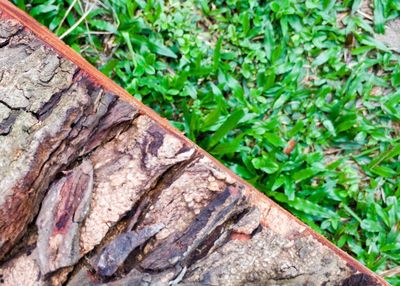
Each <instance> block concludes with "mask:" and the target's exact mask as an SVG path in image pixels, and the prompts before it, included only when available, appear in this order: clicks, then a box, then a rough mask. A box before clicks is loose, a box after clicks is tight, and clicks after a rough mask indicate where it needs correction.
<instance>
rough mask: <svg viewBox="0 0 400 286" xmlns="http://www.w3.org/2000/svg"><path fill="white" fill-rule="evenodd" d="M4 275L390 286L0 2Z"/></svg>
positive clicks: (69, 280) (52, 279) (12, 280)
mask: <svg viewBox="0 0 400 286" xmlns="http://www.w3.org/2000/svg"><path fill="white" fill-rule="evenodd" d="M0 153H1V155H2V156H1V157H0V181H1V184H0V205H1V207H0V258H1V259H2V264H1V265H0V282H1V283H4V284H5V285H49V284H50V285H360V286H361V285H363V286H365V285H387V284H386V283H385V282H384V281H383V279H381V278H380V277H378V276H376V275H375V274H374V273H372V272H370V271H369V270H368V269H366V268H365V267H363V266H361V265H360V264H359V263H358V262H356V261H354V260H353V259H352V258H351V257H350V256H348V255H347V254H345V253H344V252H342V251H341V250H339V249H337V248H335V247H334V246H333V245H332V244H330V243H329V242H327V241H326V240H325V239H324V238H322V237H321V236H319V235H318V234H316V233H314V232H313V231H312V230H311V229H310V228H308V227H307V226H305V225H304V224H303V223H301V222H299V221H298V220H297V219H295V218H294V217H293V216H291V215H290V214H288V213H287V212H286V211H284V210H282V209H281V208H280V207H279V206H277V205H276V204H275V203H273V202H272V201H271V200H269V199H268V198H266V197H265V196H263V195H262V194H260V193H259V192H258V191H257V190H255V189H254V188H252V187H251V186H249V185H248V184H246V183H245V182H243V181H242V180H241V179H239V178H238V177H236V176H235V175H233V174H232V173H231V172H230V171H229V170H227V169H226V168H225V167H223V166H222V165H221V164H219V163H218V162H217V161H216V160H215V159H213V158H211V157H210V156H209V155H208V154H206V153H205V152H204V151H202V150H200V149H199V148H198V147H197V146H195V145H194V144H193V143H191V142H190V141H189V140H187V139H186V138H184V137H183V136H182V135H181V134H179V132H177V131H176V130H174V129H172V128H171V127H169V126H168V125H167V124H166V123H165V120H163V119H161V118H160V117H159V116H157V115H155V113H154V112H152V111H150V110H149V109H148V108H146V107H144V106H143V105H141V104H140V103H138V102H137V101H135V100H134V99H132V98H131V97H130V96H129V95H128V94H127V93H126V92H124V91H122V90H121V89H120V88H119V87H117V86H116V85H115V84H114V83H112V82H111V81H110V80H108V79H106V78H105V77H104V76H103V75H102V74H101V73H100V72H98V71H97V70H95V69H94V68H93V67H91V66H89V64H88V63H87V62H85V61H84V60H83V59H82V58H80V57H79V56H78V55H76V54H75V53H74V52H73V51H72V50H71V49H69V48H67V47H66V46H65V45H63V44H62V43H61V42H60V41H58V40H57V39H56V38H55V36H53V35H52V34H51V33H50V32H49V31H47V30H45V29H44V28H43V27H41V26H40V25H38V24H37V23H36V22H35V21H34V20H32V19H31V18H29V17H28V16H27V15H25V14H24V13H22V12H21V11H19V10H18V9H16V8H15V7H13V6H12V5H11V4H10V3H9V2H7V1H4V0H0Z"/></svg>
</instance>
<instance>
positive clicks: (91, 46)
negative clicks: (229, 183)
mask: <svg viewBox="0 0 400 286" xmlns="http://www.w3.org/2000/svg"><path fill="white" fill-rule="evenodd" d="M14 2H16V3H18V5H19V6H20V7H21V8H23V9H26V10H27V11H29V13H30V14H31V15H32V16H34V17H35V18H37V19H38V20H39V21H41V22H42V23H43V24H45V25H46V26H48V27H49V28H50V29H51V30H52V31H55V32H56V34H57V35H59V36H62V37H63V40H64V41H65V42H66V43H67V44H69V45H71V46H72V47H73V48H74V49H75V50H77V51H78V52H80V53H81V54H82V55H83V56H84V57H86V58H87V59H88V60H89V61H90V62H91V63H93V64H94V65H95V66H97V67H98V68H99V69H100V70H101V71H102V72H103V73H105V74H106V75H108V76H109V77H111V78H112V79H113V80H115V81H116V82H117V83H119V84H120V85H121V86H123V87H124V88H125V89H127V90H128V91H129V92H130V93H131V94H132V95H133V96H135V97H136V98H138V99H140V100H142V101H143V102H144V103H145V104H147V105H149V106H151V107H152V108H153V109H155V110H156V111H157V112H158V113H160V114H161V115H163V116H165V117H167V118H168V119H169V120H170V122H171V123H172V124H173V125H175V126H176V127H178V128H179V129H181V130H182V131H184V132H185V134H186V136H188V137H189V138H190V139H192V140H193V141H195V142H196V143H197V144H199V145H200V146H201V147H203V148H204V149H205V150H207V151H208V152H210V153H211V154H212V155H214V156H215V157H217V158H218V159H219V160H221V161H222V162H223V163H224V164H225V165H227V166H228V167H229V168H231V169H232V170H233V171H234V172H236V173H237V174H239V175H240V176H241V177H243V178H244V179H246V180H248V181H249V182H250V183H252V184H253V185H255V186H256V187H257V188H258V189H260V190H261V191H263V192H264V193H266V194H267V195H268V196H269V197H271V198H273V199H274V200H275V201H277V202H278V203H280V204H281V205H282V206H283V207H285V208H286V209H288V210H290V211H291V212H292V213H294V214H295V215H296V216H298V217H299V218H300V219H302V220H303V221H305V222H306V223H308V224H309V225H310V226H311V227H313V228H314V229H315V230H316V231H318V232H320V233H322V234H323V235H325V236H326V237H328V238H329V239H330V240H331V241H333V242H334V243H335V244H336V245H337V246H339V247H341V248H342V249H344V250H345V251H347V252H349V253H350V254H351V255H353V256H354V257H355V258H357V259H358V260H359V261H361V262H362V263H363V264H365V265H366V266H367V267H369V268H370V269H372V270H373V271H376V272H378V273H381V272H382V271H385V270H388V269H392V268H394V267H396V266H399V265H400V230H399V227H400V223H399V220H400V206H399V197H400V176H399V174H400V160H399V159H400V158H399V155H400V136H399V135H400V92H399V91H398V88H399V86H400V65H399V56H398V55H397V54H395V53H393V52H391V51H390V50H389V49H388V48H386V47H385V46H384V45H383V44H382V43H380V42H378V41H376V40H375V39H374V37H373V34H374V33H376V32H383V31H384V24H385V22H386V21H387V20H390V19H392V18H395V17H397V16H398V14H399V11H400V1H398V0H397V1H396V0H375V1H373V2H374V3H375V8H374V10H373V11H372V12H371V19H372V20H373V21H370V20H368V19H367V18H365V13H360V9H361V6H360V5H361V4H362V2H365V1H360V0H354V1H349V0H344V1H329V0H323V1H321V0H307V1H300V0H298V1H295V0H279V1H278V0H276V1H255V0H248V1H232V0H230V1H220V0H217V1H209V2H208V1H205V0H198V1H182V3H181V2H180V1H165V2H164V1H158V0H153V1H147V2H146V1H133V0H120V1H111V0H110V1H108V0H103V1H102V2H97V4H96V5H91V4H90V3H86V4H85V3H84V1H82V0H77V1H74V0H68V1H64V0H33V1H25V0H14ZM71 4H72V5H71ZM387 280H388V281H390V282H391V283H392V284H393V285H400V278H399V277H398V276H397V277H387Z"/></svg>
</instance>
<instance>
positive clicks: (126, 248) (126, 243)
mask: <svg viewBox="0 0 400 286" xmlns="http://www.w3.org/2000/svg"><path fill="white" fill-rule="evenodd" d="M163 227H164V225H162V224H156V225H150V226H147V227H145V228H143V229H141V230H139V231H137V232H136V231H128V232H125V233H123V234H121V235H119V236H118V237H117V238H116V239H114V240H113V241H112V242H111V243H110V244H108V245H107V246H106V247H105V248H104V249H103V251H102V252H101V254H100V256H99V257H98V258H97V259H96V262H95V263H94V265H95V269H96V272H97V273H98V274H99V275H101V276H111V275H113V274H114V273H115V271H117V269H118V267H119V266H121V265H122V263H123V262H124V261H125V259H126V258H127V257H128V255H129V254H130V253H131V252H132V251H133V250H134V249H135V248H137V247H139V246H141V245H142V244H144V243H145V242H146V241H147V240H148V239H150V238H151V237H152V236H154V235H155V234H156V233H157V232H159V231H160V230H161V229H162V228H163Z"/></svg>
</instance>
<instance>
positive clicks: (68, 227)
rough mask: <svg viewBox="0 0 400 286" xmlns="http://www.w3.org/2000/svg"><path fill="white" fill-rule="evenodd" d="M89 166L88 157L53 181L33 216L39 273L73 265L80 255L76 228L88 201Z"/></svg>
mask: <svg viewBox="0 0 400 286" xmlns="http://www.w3.org/2000/svg"><path fill="white" fill-rule="evenodd" d="M92 189H93V167H92V165H91V162H90V161H89V160H85V161H83V162H82V163H81V165H79V166H77V167H75V168H74V169H73V170H71V171H67V172H66V174H65V176H64V177H62V178H61V179H60V180H58V181H57V182H56V183H54V184H53V185H52V186H51V187H50V189H49V191H48V193H47V196H46V197H45V199H44V200H43V202H42V208H41V211H40V213H39V216H38V218H37V220H36V224H37V227H38V233H39V237H38V240H37V246H38V254H39V255H38V256H39V264H40V270H41V273H42V274H43V275H46V274H48V273H49V272H52V271H55V270H57V269H59V268H62V267H66V266H71V265H74V264H75V263H76V262H78V260H79V259H80V258H81V254H80V251H79V229H80V225H81V223H82V221H83V220H84V219H85V217H86V215H87V213H88V210H89V205H90V198H91V194H92Z"/></svg>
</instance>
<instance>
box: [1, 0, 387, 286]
mask: <svg viewBox="0 0 400 286" xmlns="http://www.w3.org/2000/svg"><path fill="white" fill-rule="evenodd" d="M0 10H1V11H3V13H4V14H5V15H1V17H3V18H4V17H7V16H8V17H9V18H14V19H16V20H17V21H19V22H20V23H21V24H23V25H24V26H25V27H26V28H28V29H29V30H30V31H32V32H33V33H34V34H35V35H36V36H37V37H38V38H39V39H41V40H42V41H43V42H44V43H45V44H47V45H48V46H49V47H51V48H53V49H54V50H55V51H56V52H57V53H58V54H59V55H60V56H62V57H64V58H67V59H69V60H70V61H71V62H73V63H74V64H76V65H77V66H78V67H79V68H80V69H81V71H82V72H84V73H86V74H87V76H89V77H90V78H91V79H92V81H93V83H94V84H98V85H100V86H102V87H103V88H104V90H107V91H110V92H113V93H115V94H116V95H118V96H119V97H120V98H122V99H123V100H126V101H127V102H129V103H131V104H133V105H134V106H135V107H137V108H138V110H139V112H140V113H141V114H145V115H147V116H148V117H150V118H152V119H153V120H155V121H157V122H158V123H159V124H160V125H161V126H162V127H163V128H165V129H167V130H168V131H169V132H171V133H172V134H174V135H176V136H177V137H179V138H180V139H181V140H183V141H185V142H187V143H189V144H191V145H193V146H194V147H195V148H196V149H197V150H198V151H199V152H200V153H201V154H202V155H204V156H206V157H208V158H210V159H211V160H212V161H213V162H214V163H215V164H216V165H217V166H218V167H219V168H221V170H223V171H225V172H227V173H228V174H229V175H230V176H232V177H233V178H234V179H236V180H237V181H238V182H240V183H242V184H244V185H245V186H247V188H248V189H249V190H250V192H252V196H255V197H254V198H253V200H255V201H258V202H259V203H261V204H267V205H270V206H271V207H275V208H278V209H279V211H280V212H281V214H282V215H284V216H286V217H289V218H290V219H291V220H294V221H295V222H296V223H298V224H299V225H300V226H303V227H305V231H304V232H303V234H304V235H306V234H309V235H311V236H313V237H314V238H315V239H317V240H318V241H319V242H320V243H322V244H323V245H325V246H326V247H328V248H329V249H330V250H331V251H333V252H334V253H335V254H337V255H338V256H339V257H341V258H342V259H343V260H345V261H346V262H347V263H348V264H349V265H350V266H351V267H353V268H354V269H356V270H357V271H359V272H363V273H366V274H369V275H371V276H373V277H375V278H376V279H377V280H378V281H379V282H380V283H381V284H382V285H389V286H390V284H389V283H388V282H386V281H385V280H384V279H383V278H382V277H380V276H379V275H377V274H376V273H375V272H373V271H371V270H370V269H369V268H367V267H365V266H364V265H362V264H361V263H360V262H358V261H357V260H355V259H354V258H353V257H352V256H350V255H349V254H348V253H346V252H345V251H343V250H341V249H340V248H338V247H336V246H335V245H334V244H333V243H332V242H330V241H329V240H328V239H327V238H325V237H324V236H322V235H320V234H318V233H316V232H315V231H313V230H312V229H311V228H310V227H309V226H308V225H306V224H305V223H303V222H302V221H300V220H299V219H298V218H296V217H295V216H293V215H292V214H291V213H290V212H289V211H287V210H285V209H284V208H282V207H281V206H280V205H278V204H277V203H276V202H274V201H273V200H272V199H270V198H268V197H267V196H265V195H264V194H263V193H261V192H260V191H259V190H257V189H256V188H255V187H253V186H252V185H250V184H249V183H248V182H246V181H245V180H243V179H242V178H240V177H239V176H238V175H236V174H235V173H233V171H231V170H230V169H229V168H227V167H226V166H224V165H223V164H222V163H221V162H219V161H218V160H217V159H215V158H214V157H213V156H211V155H210V154H209V153H207V152H206V151H205V150H203V149H202V148H201V147H199V146H198V145H196V144H195V143H194V142H192V141H191V140H189V139H188V138H186V137H185V136H184V135H183V133H181V132H180V131H179V130H178V129H176V128H174V127H173V126H171V125H170V124H169V122H168V120H167V119H165V118H163V117H161V116H160V115H159V114H157V113H156V112H155V111H154V110H152V109H151V108H149V107H148V106H146V105H144V104H143V103H141V102H140V101H139V100H137V99H136V98H135V97H133V96H132V95H131V94H129V93H128V92H127V91H126V90H124V89H123V88H122V87H120V86H119V85H118V84H116V83H115V82H114V81H112V80H111V79H110V78H108V77H107V76H106V75H104V74H103V73H101V72H100V71H99V70H98V69H97V68H95V67H94V66H93V65H91V64H90V63H89V62H88V61H87V60H85V59H84V58H83V57H82V56H80V55H79V54H78V53H77V52H76V51H74V50H73V49H72V48H71V47H69V46H68V45H66V44H65V43H64V42H63V41H62V40H60V39H59V38H58V37H57V36H56V35H55V34H53V33H52V32H51V31H50V30H48V29H47V27H45V26H43V25H41V24H40V23H39V22H37V21H36V20H35V19H34V18H32V17H31V16H29V15H28V14H27V13H25V12H24V11H22V10H20V9H19V8H18V7H16V6H14V5H13V4H12V3H11V2H10V1H8V0H0Z"/></svg>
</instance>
